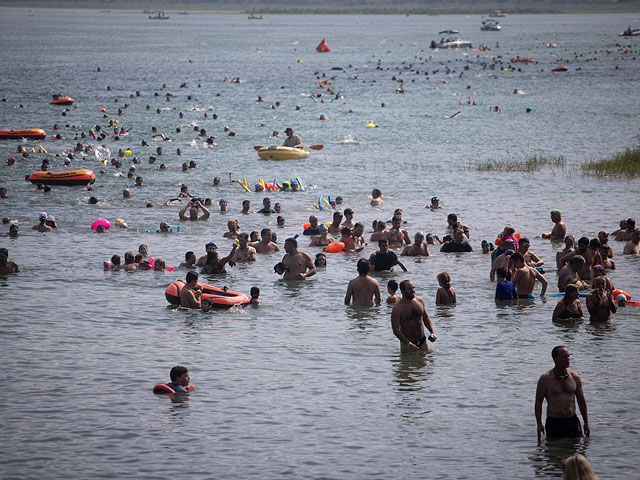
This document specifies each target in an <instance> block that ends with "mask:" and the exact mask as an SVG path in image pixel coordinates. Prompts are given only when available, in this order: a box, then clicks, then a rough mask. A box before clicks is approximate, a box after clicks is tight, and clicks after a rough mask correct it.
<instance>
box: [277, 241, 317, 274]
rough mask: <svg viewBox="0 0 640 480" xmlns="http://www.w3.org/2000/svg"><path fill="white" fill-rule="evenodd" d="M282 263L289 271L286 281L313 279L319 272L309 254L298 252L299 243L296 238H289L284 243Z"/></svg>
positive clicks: (286, 272) (287, 271)
mask: <svg viewBox="0 0 640 480" xmlns="http://www.w3.org/2000/svg"><path fill="white" fill-rule="evenodd" d="M284 251H285V252H287V253H286V254H285V255H284V257H282V263H283V264H284V266H285V267H287V270H286V271H285V272H284V279H285V280H303V279H305V278H308V277H312V276H314V275H315V274H316V272H317V270H316V267H315V265H314V264H313V260H312V259H311V257H310V256H309V254H307V253H305V252H302V251H300V250H298V242H297V240H296V239H295V238H287V239H286V240H285V241H284Z"/></svg>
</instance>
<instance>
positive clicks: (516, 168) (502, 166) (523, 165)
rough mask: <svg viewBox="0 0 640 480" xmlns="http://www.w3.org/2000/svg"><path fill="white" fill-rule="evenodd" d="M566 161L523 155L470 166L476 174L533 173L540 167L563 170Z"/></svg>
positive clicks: (561, 157) (554, 157)
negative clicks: (522, 156) (520, 157)
mask: <svg viewBox="0 0 640 480" xmlns="http://www.w3.org/2000/svg"><path fill="white" fill-rule="evenodd" d="M566 165H567V160H566V158H565V157H564V156H562V155H559V156H552V157H545V156H542V155H525V156H524V158H522V159H519V158H505V159H501V160H487V161H484V162H480V163H476V164H475V165H473V166H471V167H470V169H471V170H475V171H477V172H523V173H534V172H537V171H538V170H540V169H541V168H542V167H553V168H564V167H565V166H566Z"/></svg>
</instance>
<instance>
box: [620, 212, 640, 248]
mask: <svg viewBox="0 0 640 480" xmlns="http://www.w3.org/2000/svg"><path fill="white" fill-rule="evenodd" d="M627 222H628V220H627ZM634 225H635V224H634ZM622 253H623V254H624V255H637V254H639V253H640V228H636V229H634V230H633V235H632V236H631V240H629V241H628V242H627V244H626V245H625V246H624V250H623V251H622Z"/></svg>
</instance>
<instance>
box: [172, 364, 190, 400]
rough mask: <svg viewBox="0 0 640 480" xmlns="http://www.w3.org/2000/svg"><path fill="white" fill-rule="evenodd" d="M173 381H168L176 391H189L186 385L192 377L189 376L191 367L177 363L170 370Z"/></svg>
mask: <svg viewBox="0 0 640 480" xmlns="http://www.w3.org/2000/svg"><path fill="white" fill-rule="evenodd" d="M169 378H171V382H169V383H167V387H169V388H171V389H172V390H173V391H174V392H176V393H189V390H187V389H186V388H185V387H188V386H189V382H190V381H191V377H189V369H188V368H187V367H183V366H180V365H176V366H175V367H173V368H172V369H171V371H170V372H169Z"/></svg>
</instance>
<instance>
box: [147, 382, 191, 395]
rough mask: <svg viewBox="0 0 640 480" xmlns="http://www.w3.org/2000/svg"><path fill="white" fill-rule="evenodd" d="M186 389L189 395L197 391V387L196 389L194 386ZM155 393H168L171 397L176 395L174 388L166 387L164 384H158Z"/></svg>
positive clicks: (154, 388) (154, 389)
mask: <svg viewBox="0 0 640 480" xmlns="http://www.w3.org/2000/svg"><path fill="white" fill-rule="evenodd" d="M184 388H185V390H187V392H189V393H191V392H193V391H194V390H195V389H196V387H194V386H193V385H189V386H188V387H184ZM153 393H156V394H161V393H168V394H169V395H173V394H174V393H176V391H175V390H174V389H173V388H171V387H170V386H169V385H165V384H164V383H158V384H157V385H155V386H154V387H153Z"/></svg>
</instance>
